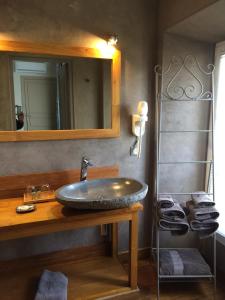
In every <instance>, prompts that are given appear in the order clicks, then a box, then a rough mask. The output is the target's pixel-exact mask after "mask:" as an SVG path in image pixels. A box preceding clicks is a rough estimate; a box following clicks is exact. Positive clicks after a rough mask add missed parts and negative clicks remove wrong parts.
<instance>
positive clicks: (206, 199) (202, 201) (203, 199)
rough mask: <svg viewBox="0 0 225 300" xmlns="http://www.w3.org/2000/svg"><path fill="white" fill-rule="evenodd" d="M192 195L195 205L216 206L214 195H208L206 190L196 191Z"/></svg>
mask: <svg viewBox="0 0 225 300" xmlns="http://www.w3.org/2000/svg"><path fill="white" fill-rule="evenodd" d="M191 197H192V200H193V203H194V206H195V207H208V206H215V202H214V201H213V199H212V197H211V196H209V195H207V193H206V192H203V191H200V192H195V193H193V194H192V195H191Z"/></svg>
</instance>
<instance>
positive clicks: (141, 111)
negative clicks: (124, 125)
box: [130, 101, 148, 158]
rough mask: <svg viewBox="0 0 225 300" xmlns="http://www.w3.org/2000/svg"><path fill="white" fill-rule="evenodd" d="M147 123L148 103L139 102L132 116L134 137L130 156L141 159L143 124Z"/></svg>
mask: <svg viewBox="0 0 225 300" xmlns="http://www.w3.org/2000/svg"><path fill="white" fill-rule="evenodd" d="M147 121H148V103H147V102H146V101H140V102H139V103H138V107H137V114H134V115H132V132H133V134H134V135H135V136H136V139H135V142H134V144H133V145H132V146H131V148H130V155H134V156H137V157H138V158H140V157H141V144H142V137H143V135H144V133H145V123H146V122H147Z"/></svg>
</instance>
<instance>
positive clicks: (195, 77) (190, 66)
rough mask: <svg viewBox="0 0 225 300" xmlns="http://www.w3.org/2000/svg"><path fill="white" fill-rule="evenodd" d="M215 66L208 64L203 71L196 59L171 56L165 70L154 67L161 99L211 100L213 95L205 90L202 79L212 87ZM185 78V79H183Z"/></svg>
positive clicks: (188, 56) (158, 66) (193, 57)
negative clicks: (159, 78)
mask: <svg viewBox="0 0 225 300" xmlns="http://www.w3.org/2000/svg"><path fill="white" fill-rule="evenodd" d="M214 69H215V66H214V65H213V64H208V65H207V66H206V69H203V68H202V66H201V65H200V64H199V62H198V60H197V58H196V57H195V56H193V55H187V56H186V57H185V58H182V57H176V56H173V57H172V58H171V60H170V63H169V65H168V67H167V69H166V70H164V71H163V69H162V67H161V66H160V65H157V66H155V69H154V70H155V73H156V75H157V76H158V77H161V79H162V80H163V83H164V82H165V81H167V82H166V85H164V84H163V83H162V90H163V92H162V93H161V96H160V97H162V98H165V99H166V100H181V101H182V100H212V98H213V93H212V91H210V90H207V89H205V87H204V84H203V82H202V79H204V77H205V80H206V81H207V80H208V81H209V79H211V83H210V85H211V86H212V78H213V72H214ZM182 74H183V76H184V77H183V78H182ZM185 78H186V79H185Z"/></svg>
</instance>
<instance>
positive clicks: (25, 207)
mask: <svg viewBox="0 0 225 300" xmlns="http://www.w3.org/2000/svg"><path fill="white" fill-rule="evenodd" d="M35 209H36V206H35V205H34V204H29V205H19V206H17V208H16V212H17V213H18V214H24V213H28V212H32V211H34V210H35Z"/></svg>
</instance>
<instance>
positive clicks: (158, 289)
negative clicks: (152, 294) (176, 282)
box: [156, 228, 160, 300]
mask: <svg viewBox="0 0 225 300" xmlns="http://www.w3.org/2000/svg"><path fill="white" fill-rule="evenodd" d="M156 249H157V254H156V258H157V300H159V299H160V282H159V231H158V229H157V228H156Z"/></svg>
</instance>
